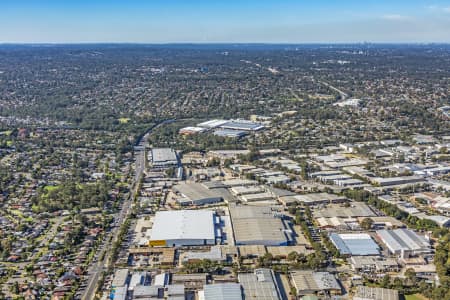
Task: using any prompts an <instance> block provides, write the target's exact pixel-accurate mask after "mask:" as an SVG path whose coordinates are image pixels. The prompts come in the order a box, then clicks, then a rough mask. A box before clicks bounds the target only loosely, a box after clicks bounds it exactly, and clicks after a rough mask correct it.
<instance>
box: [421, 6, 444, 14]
mask: <svg viewBox="0 0 450 300" xmlns="http://www.w3.org/2000/svg"><path fill="white" fill-rule="evenodd" d="M426 9H428V10H429V11H432V12H437V13H450V6H439V5H428V6H426Z"/></svg>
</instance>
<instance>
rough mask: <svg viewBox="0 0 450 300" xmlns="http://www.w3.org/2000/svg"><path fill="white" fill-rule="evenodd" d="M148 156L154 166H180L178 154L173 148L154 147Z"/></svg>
mask: <svg viewBox="0 0 450 300" xmlns="http://www.w3.org/2000/svg"><path fill="white" fill-rule="evenodd" d="M147 158H148V161H149V163H150V165H151V166H152V167H154V168H167V167H172V166H178V155H177V153H176V152H175V150H173V149H171V148H153V149H152V150H151V151H149V153H148V157H147Z"/></svg>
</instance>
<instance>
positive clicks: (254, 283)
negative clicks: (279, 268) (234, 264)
mask: <svg viewBox="0 0 450 300" xmlns="http://www.w3.org/2000/svg"><path fill="white" fill-rule="evenodd" d="M238 280H239V283H240V284H241V285H242V288H243V290H244V299H258V300H280V299H281V293H280V287H279V286H278V284H277V280H276V279H275V275H274V273H273V271H272V270H270V269H256V270H255V272H254V273H239V274H238Z"/></svg>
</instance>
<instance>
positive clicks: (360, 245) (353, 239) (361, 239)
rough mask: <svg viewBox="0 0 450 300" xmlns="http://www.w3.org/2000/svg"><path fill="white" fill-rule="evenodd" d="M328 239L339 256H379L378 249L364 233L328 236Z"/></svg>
mask: <svg viewBox="0 0 450 300" xmlns="http://www.w3.org/2000/svg"><path fill="white" fill-rule="evenodd" d="M330 239H331V241H332V242H333V244H334V246H335V247H336V248H337V249H338V250H339V252H340V253H341V254H349V255H379V254H380V247H379V246H378V245H377V244H376V243H375V241H374V240H373V239H372V237H371V236H370V235H368V234H366V233H347V234H337V233H332V234H330Z"/></svg>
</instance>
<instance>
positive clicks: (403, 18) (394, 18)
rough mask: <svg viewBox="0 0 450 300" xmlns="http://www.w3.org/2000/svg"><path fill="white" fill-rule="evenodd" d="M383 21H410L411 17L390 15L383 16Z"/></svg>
mask: <svg viewBox="0 0 450 300" xmlns="http://www.w3.org/2000/svg"><path fill="white" fill-rule="evenodd" d="M381 18H382V19H383V20H389V21H406V20H410V19H411V17H409V16H404V15H399V14H389V15H383V16H381Z"/></svg>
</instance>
